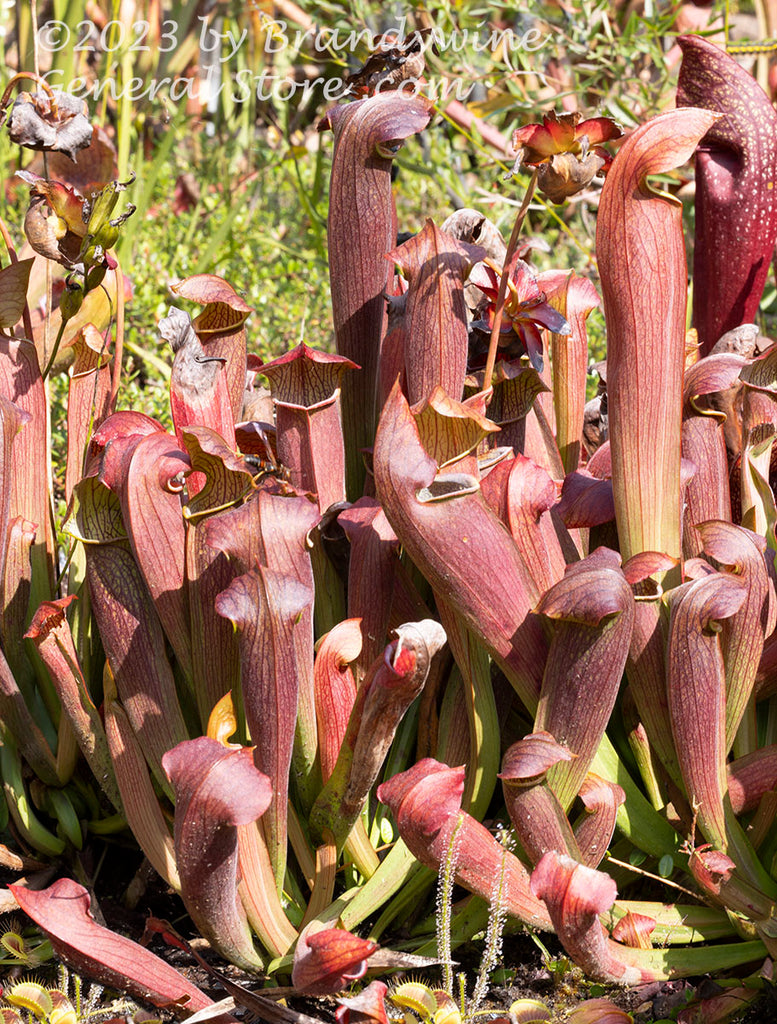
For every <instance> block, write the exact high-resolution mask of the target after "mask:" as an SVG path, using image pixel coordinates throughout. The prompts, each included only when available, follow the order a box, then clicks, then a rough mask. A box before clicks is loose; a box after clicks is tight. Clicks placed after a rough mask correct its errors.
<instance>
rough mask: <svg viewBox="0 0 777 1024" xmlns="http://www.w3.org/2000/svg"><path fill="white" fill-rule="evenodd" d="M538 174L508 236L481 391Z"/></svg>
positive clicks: (488, 382)
mask: <svg viewBox="0 0 777 1024" xmlns="http://www.w3.org/2000/svg"><path fill="white" fill-rule="evenodd" d="M538 174H539V170H538V168H537V167H535V168H534V171H533V172H532V176H531V181H530V182H529V186H528V188H527V189H526V195H525V196H524V197H523V202H522V203H521V208H520V210H519V211H518V216H517V217H516V218H515V224H513V232H512V234H511V235H510V241H509V242H508V243H507V252H506V253H505V262H504V269H503V270H502V276H501V278H500V279H499V293H498V295H497V298H496V308H495V310H494V326H493V327H492V328H491V341H490V342H489V345H488V358H487V360H486V369H485V373H484V375H483V388H482V390H483V391H489V390H490V388H491V378H492V377H493V375H494V366H495V365H496V350H497V348H498V344H499V332H500V330H501V329H502V314H503V313H504V308H505V299H506V297H507V282H508V281H509V280H510V271H511V269H512V263H513V259H514V257H515V252H516V249H517V248H518V236H519V235H520V233H521V227H522V225H523V222H524V219H525V217H526V211H527V210H528V209H529V203H530V202H531V201H532V197H533V196H534V189H535V188H536V186H537V175H538Z"/></svg>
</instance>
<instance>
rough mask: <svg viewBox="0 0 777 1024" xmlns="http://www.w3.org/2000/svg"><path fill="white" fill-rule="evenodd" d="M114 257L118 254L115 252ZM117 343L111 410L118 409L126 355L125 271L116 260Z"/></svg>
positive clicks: (114, 357) (114, 356) (114, 352)
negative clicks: (123, 362) (122, 367)
mask: <svg viewBox="0 0 777 1024" xmlns="http://www.w3.org/2000/svg"><path fill="white" fill-rule="evenodd" d="M113 256H114V258H115V256H116V254H115V253H114V254H113ZM114 274H115V275H116V344H115V345H114V350H113V368H112V369H113V372H112V376H111V398H110V402H109V405H108V408H109V409H110V410H111V412H115V409H116V397H117V395H118V393H119V384H120V383H121V364H122V360H123V356H124V272H123V271H122V269H121V264H120V263H119V261H118V259H117V260H116V269H115V271H114Z"/></svg>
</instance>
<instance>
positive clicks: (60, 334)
mask: <svg viewBox="0 0 777 1024" xmlns="http://www.w3.org/2000/svg"><path fill="white" fill-rule="evenodd" d="M66 323H67V320H65V319H64V318H63V319H62V321H61V322H60V325H59V330H58V331H57V337H56V339H55V341H54V348H53V349H52V350H51V355H50V356H49V361H48V362H47V363H46V369H45V370H44V371H43V374H42V376H43V379H44V380H45V379H46V378H47V377H48V375H49V373H50V372H51V367H52V366H53V365H54V360H55V359H56V358H57V352H58V351H59V344H60V342H61V341H62V337H63V335H64V333H65V324H66Z"/></svg>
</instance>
